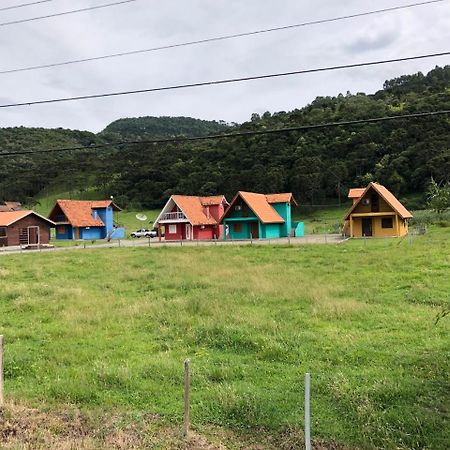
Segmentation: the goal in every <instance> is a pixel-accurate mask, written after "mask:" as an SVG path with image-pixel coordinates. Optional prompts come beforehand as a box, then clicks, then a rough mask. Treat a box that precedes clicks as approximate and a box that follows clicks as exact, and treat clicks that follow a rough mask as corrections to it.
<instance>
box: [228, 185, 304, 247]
mask: <svg viewBox="0 0 450 450" xmlns="http://www.w3.org/2000/svg"><path fill="white" fill-rule="evenodd" d="M293 204H294V205H297V202H296V201H295V199H294V197H293V195H292V194H291V193H284V194H268V195H265V194H256V193H254V192H243V191H239V192H238V193H237V194H236V196H235V197H234V199H233V200H232V202H231V204H230V206H229V207H228V208H227V210H226V211H225V213H224V215H223V217H222V224H223V225H224V227H223V229H224V235H223V238H224V239H233V240H234V239H277V238H282V237H288V236H295V237H300V236H303V234H304V226H303V223H302V222H293V221H292V205H293Z"/></svg>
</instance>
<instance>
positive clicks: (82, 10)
mask: <svg viewBox="0 0 450 450" xmlns="http://www.w3.org/2000/svg"><path fill="white" fill-rule="evenodd" d="M136 1H137V0H121V1H119V2H114V3H105V4H103V5H97V6H90V7H88V8H80V9H73V10H71V11H63V12H60V13H54V14H47V15H45V16H38V17H30V18H28V19H19V20H12V21H10V22H2V23H0V27H6V26H8V25H17V24H19V23H25V22H32V21H35V20H42V19H49V18H51V17H60V16H67V15H68V14H77V13H80V12H85V11H93V10H95V9H102V8H108V7H110V6H118V5H123V4H124V3H131V2H136Z"/></svg>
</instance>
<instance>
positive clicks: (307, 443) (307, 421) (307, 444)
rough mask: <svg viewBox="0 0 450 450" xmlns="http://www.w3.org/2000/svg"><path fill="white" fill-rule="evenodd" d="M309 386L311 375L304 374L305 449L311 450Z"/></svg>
mask: <svg viewBox="0 0 450 450" xmlns="http://www.w3.org/2000/svg"><path fill="white" fill-rule="evenodd" d="M310 385H311V375H310V374H309V373H305V449H306V450H311V429H310V426H311V420H310V405H309V400H310Z"/></svg>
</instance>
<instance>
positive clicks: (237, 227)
mask: <svg viewBox="0 0 450 450" xmlns="http://www.w3.org/2000/svg"><path fill="white" fill-rule="evenodd" d="M233 229H234V231H235V232H236V233H240V232H241V231H242V223H235V224H234V226H233Z"/></svg>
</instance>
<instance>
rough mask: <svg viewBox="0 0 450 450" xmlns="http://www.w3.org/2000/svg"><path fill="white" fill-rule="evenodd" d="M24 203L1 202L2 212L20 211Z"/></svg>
mask: <svg viewBox="0 0 450 450" xmlns="http://www.w3.org/2000/svg"><path fill="white" fill-rule="evenodd" d="M21 209H22V204H21V203H19V202H0V212H10V211H20V210H21Z"/></svg>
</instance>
